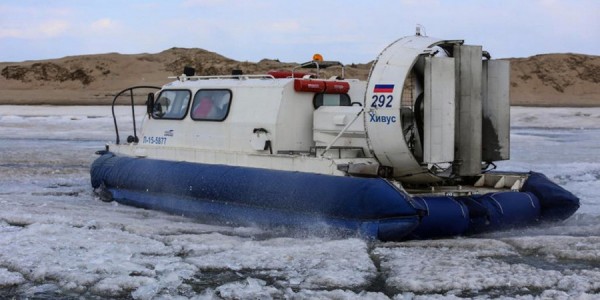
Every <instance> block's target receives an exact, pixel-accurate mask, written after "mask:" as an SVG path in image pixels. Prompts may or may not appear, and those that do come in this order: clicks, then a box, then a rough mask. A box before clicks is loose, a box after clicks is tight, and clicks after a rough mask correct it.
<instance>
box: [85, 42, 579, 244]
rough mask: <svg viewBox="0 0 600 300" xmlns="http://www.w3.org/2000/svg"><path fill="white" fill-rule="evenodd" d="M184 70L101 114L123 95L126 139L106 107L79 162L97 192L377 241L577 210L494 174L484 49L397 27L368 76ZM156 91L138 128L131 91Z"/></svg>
mask: <svg viewBox="0 0 600 300" xmlns="http://www.w3.org/2000/svg"><path fill="white" fill-rule="evenodd" d="M307 68H312V69H311V70H310V71H311V72H306V70H307ZM330 70H334V71H336V72H340V73H341V76H339V75H336V76H325V75H323V74H326V73H328V72H330ZM194 73H195V71H194V70H193V69H192V68H189V67H186V69H185V70H184V74H182V75H181V76H178V77H174V78H173V79H175V80H174V81H172V82H170V83H167V84H166V85H164V86H163V87H148V86H138V87H132V88H129V89H126V90H124V91H122V92H121V93H119V94H118V95H117V96H116V97H115V100H114V101H113V116H114V105H115V102H116V100H117V98H118V97H119V96H121V95H125V94H128V95H130V96H131V109H132V115H133V123H134V124H133V134H132V135H129V137H128V138H127V140H126V142H122V141H121V140H120V135H119V129H118V126H117V119H116V118H115V130H116V135H117V138H116V142H115V143H112V144H109V145H106V149H105V150H103V151H99V154H101V156H100V157H99V158H98V159H96V160H95V161H94V162H93V164H92V166H91V182H92V186H93V187H94V188H95V189H96V191H98V192H99V193H101V194H102V195H104V196H103V197H104V198H107V199H110V200H115V201H117V202H120V203H123V204H127V205H132V206H136V207H141V208H147V209H157V210H163V211H167V212H171V213H175V214H179V215H184V216H189V217H194V218H199V219H202V220H211V221H212V220H214V221H218V222H224V223H226V224H236V225H257V226H261V227H263V228H270V227H273V226H275V227H277V226H284V227H289V228H297V229H318V228H321V227H331V228H334V229H339V230H342V231H344V232H350V233H356V234H357V235H360V236H364V237H367V238H374V239H380V240H402V239H409V238H436V237H447V236H456V235H465V234H470V233H478V232H484V231H491V230H505V229H509V228H514V227H518V226H529V225H533V224H537V223H540V222H543V221H556V220H563V219H566V218H568V217H569V216H571V215H572V214H573V213H574V212H575V211H576V210H577V209H578V208H579V199H578V198H577V197H575V196H574V195H573V194H571V193H570V192H568V191H566V190H564V189H563V188H561V187H560V186H558V185H556V184H555V183H553V182H552V181H550V180H549V179H548V178H547V177H546V176H544V175H543V174H539V173H535V172H530V173H511V172H495V171H494V170H491V169H493V168H494V166H495V165H494V162H496V161H502V160H508V159H509V154H510V152H509V146H510V104H509V62H508V61H502V60H492V59H491V58H490V55H489V53H488V52H486V51H483V50H482V47H481V46H473V45H467V44H465V43H464V41H462V40H442V39H437V38H431V37H427V36H421V35H416V36H409V37H404V38H401V39H399V40H397V41H395V42H394V43H392V44H391V45H389V46H388V47H387V48H385V49H384V50H383V51H382V52H381V54H380V55H379V56H378V57H377V59H376V60H375V61H374V63H373V66H372V68H371V71H370V74H369V77H368V80H367V81H366V82H365V81H360V80H357V79H346V78H345V68H344V65H343V64H341V63H339V62H335V61H324V60H322V57H320V56H315V57H314V59H313V60H312V61H309V62H307V63H304V64H301V65H299V66H298V67H296V68H294V69H293V70H289V71H282V70H278V71H273V72H270V73H268V74H263V75H247V74H243V73H242V72H239V71H236V72H234V73H232V75H223V76H195V74H194ZM153 88H154V89H156V91H154V90H153V91H150V93H148V98H147V102H146V108H147V111H146V113H145V117H144V119H143V120H142V122H141V126H138V125H137V124H136V120H135V107H134V101H133V95H134V94H139V93H140V92H139V90H140V89H153ZM136 91H137V92H136ZM138 131H139V132H138Z"/></svg>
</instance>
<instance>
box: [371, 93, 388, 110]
mask: <svg viewBox="0 0 600 300" xmlns="http://www.w3.org/2000/svg"><path fill="white" fill-rule="evenodd" d="M371 99H372V100H373V102H371V107H392V100H394V96H392V95H387V96H386V95H373V97H371Z"/></svg>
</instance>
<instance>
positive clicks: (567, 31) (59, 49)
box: [0, 0, 600, 64]
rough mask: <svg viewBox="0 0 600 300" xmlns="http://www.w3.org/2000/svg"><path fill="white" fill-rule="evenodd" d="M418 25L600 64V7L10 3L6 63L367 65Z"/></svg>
mask: <svg viewBox="0 0 600 300" xmlns="http://www.w3.org/2000/svg"><path fill="white" fill-rule="evenodd" d="M417 24H420V25H421V26H422V27H423V28H424V33H425V34H426V35H428V36H432V37H438V38H443V39H462V40H465V43H466V44H472V45H482V46H483V48H484V50H487V51H489V52H490V53H491V54H492V57H493V58H508V57H527V56H531V55H535V54H543V53H565V52H571V53H582V54H591V55H600V0H563V1H559V0H504V1H500V0H487V1H483V0H480V1H475V0H465V1H461V0H454V1H451V0H389V1H387V0H383V1H377V0H370V1H367V0H363V1H357V0H331V1H329V0H301V1H300V0H298V1H288V0H264V1H260V0H253V1H244V0H154V1H152V0H147V1H141V0H129V1H125V0H118V1H117V0H84V1H81V0H53V1H44V0H3V1H0V62H19V61H24V60H40V59H50V58H60V57H64V56H70V55H83V54H99V53H109V52H118V53H122V54H138V53H158V52H161V51H163V50H166V49H169V48H172V47H185V48H202V49H205V50H208V51H213V52H217V53H219V54H221V55H224V56H226V57H228V58H231V59H235V60H238V61H249V62H258V61H260V60H261V59H264V58H268V59H279V60H280V61H283V62H304V61H308V60H311V58H312V55H313V54H314V53H320V54H322V55H323V57H324V58H325V59H326V60H338V61H341V62H343V63H346V64H348V63H367V62H369V61H371V60H373V59H375V58H376V57H377V55H378V54H379V53H380V52H381V50H383V49H384V48H385V47H386V46H387V45H389V44H390V43H392V42H394V41H395V40H397V39H398V38H401V37H403V36H407V35H414V33H415V27H416V26H417Z"/></svg>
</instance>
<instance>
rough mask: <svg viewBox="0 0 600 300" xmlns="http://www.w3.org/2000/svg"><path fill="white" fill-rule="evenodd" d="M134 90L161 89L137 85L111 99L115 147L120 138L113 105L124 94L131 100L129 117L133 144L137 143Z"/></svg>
mask: <svg viewBox="0 0 600 300" xmlns="http://www.w3.org/2000/svg"><path fill="white" fill-rule="evenodd" d="M136 89H155V90H160V89H161V88H160V87H158V86H151V85H138V86H133V87H129V88H126V89H124V90H122V91H120V92H119V93H117V95H116V96H115V98H114V99H113V102H112V108H111V109H112V116H113V121H114V123H115V133H116V135H117V140H116V144H117V145H118V144H120V143H121V138H120V137H119V127H118V126H117V116H116V115H115V103H116V102H117V99H118V98H119V97H120V96H121V95H123V94H124V93H126V92H129V96H130V98H131V117H132V118H133V142H136V143H137V142H138V141H139V139H138V137H137V128H136V123H135V104H134V101H133V96H134V93H133V90H136Z"/></svg>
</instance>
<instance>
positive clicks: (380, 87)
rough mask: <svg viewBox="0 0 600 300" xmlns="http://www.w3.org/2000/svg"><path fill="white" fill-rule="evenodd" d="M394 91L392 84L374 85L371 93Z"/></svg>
mask: <svg viewBox="0 0 600 300" xmlns="http://www.w3.org/2000/svg"><path fill="white" fill-rule="evenodd" d="M393 91H394V85H393V84H376V85H375V88H374V89H373V93H392V92H393Z"/></svg>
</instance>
